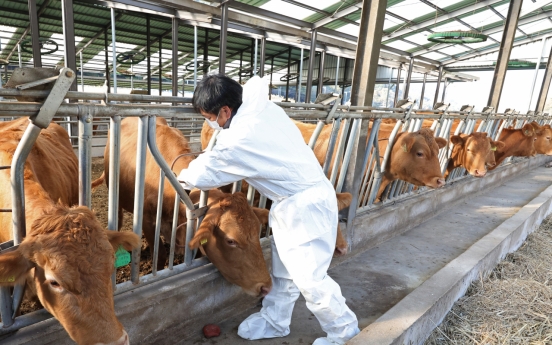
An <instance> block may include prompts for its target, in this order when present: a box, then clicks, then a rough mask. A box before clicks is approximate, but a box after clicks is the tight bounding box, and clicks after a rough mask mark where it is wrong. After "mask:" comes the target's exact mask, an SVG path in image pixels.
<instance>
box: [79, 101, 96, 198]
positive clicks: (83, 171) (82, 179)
mask: <svg viewBox="0 0 552 345" xmlns="http://www.w3.org/2000/svg"><path fill="white" fill-rule="evenodd" d="M93 111H94V107H90V106H84V105H79V205H80V206H87V207H92V121H93V114H92V112H93Z"/></svg>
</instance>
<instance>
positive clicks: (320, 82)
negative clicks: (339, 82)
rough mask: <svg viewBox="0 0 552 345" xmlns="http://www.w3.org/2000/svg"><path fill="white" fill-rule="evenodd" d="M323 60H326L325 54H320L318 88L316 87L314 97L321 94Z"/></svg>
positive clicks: (323, 52)
mask: <svg viewBox="0 0 552 345" xmlns="http://www.w3.org/2000/svg"><path fill="white" fill-rule="evenodd" d="M324 60H326V52H325V51H322V52H320V63H319V64H318V86H317V87H316V96H318V95H319V94H321V93H322V88H323V87H324Z"/></svg>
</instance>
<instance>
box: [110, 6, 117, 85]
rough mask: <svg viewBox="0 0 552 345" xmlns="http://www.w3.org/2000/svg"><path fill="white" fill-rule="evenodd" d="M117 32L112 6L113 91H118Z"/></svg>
mask: <svg viewBox="0 0 552 345" xmlns="http://www.w3.org/2000/svg"><path fill="white" fill-rule="evenodd" d="M116 40H117V38H116V33H115V9H114V8H113V7H112V8H111V45H112V46H113V49H112V51H113V56H112V60H111V61H112V62H111V63H112V66H113V93H117V43H116Z"/></svg>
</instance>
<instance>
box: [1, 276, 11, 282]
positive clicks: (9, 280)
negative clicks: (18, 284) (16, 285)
mask: <svg viewBox="0 0 552 345" xmlns="http://www.w3.org/2000/svg"><path fill="white" fill-rule="evenodd" d="M13 282H15V276H11V277H8V279H0V283H13Z"/></svg>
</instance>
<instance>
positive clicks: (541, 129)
mask: <svg viewBox="0 0 552 345" xmlns="http://www.w3.org/2000/svg"><path fill="white" fill-rule="evenodd" d="M531 126H532V127H533V129H534V131H535V134H536V135H537V140H535V150H536V151H537V153H538V154H542V155H547V156H551V155H552V141H551V139H552V128H550V125H549V124H546V125H543V126H541V125H539V124H538V123H537V122H535V121H533V122H531Z"/></svg>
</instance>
